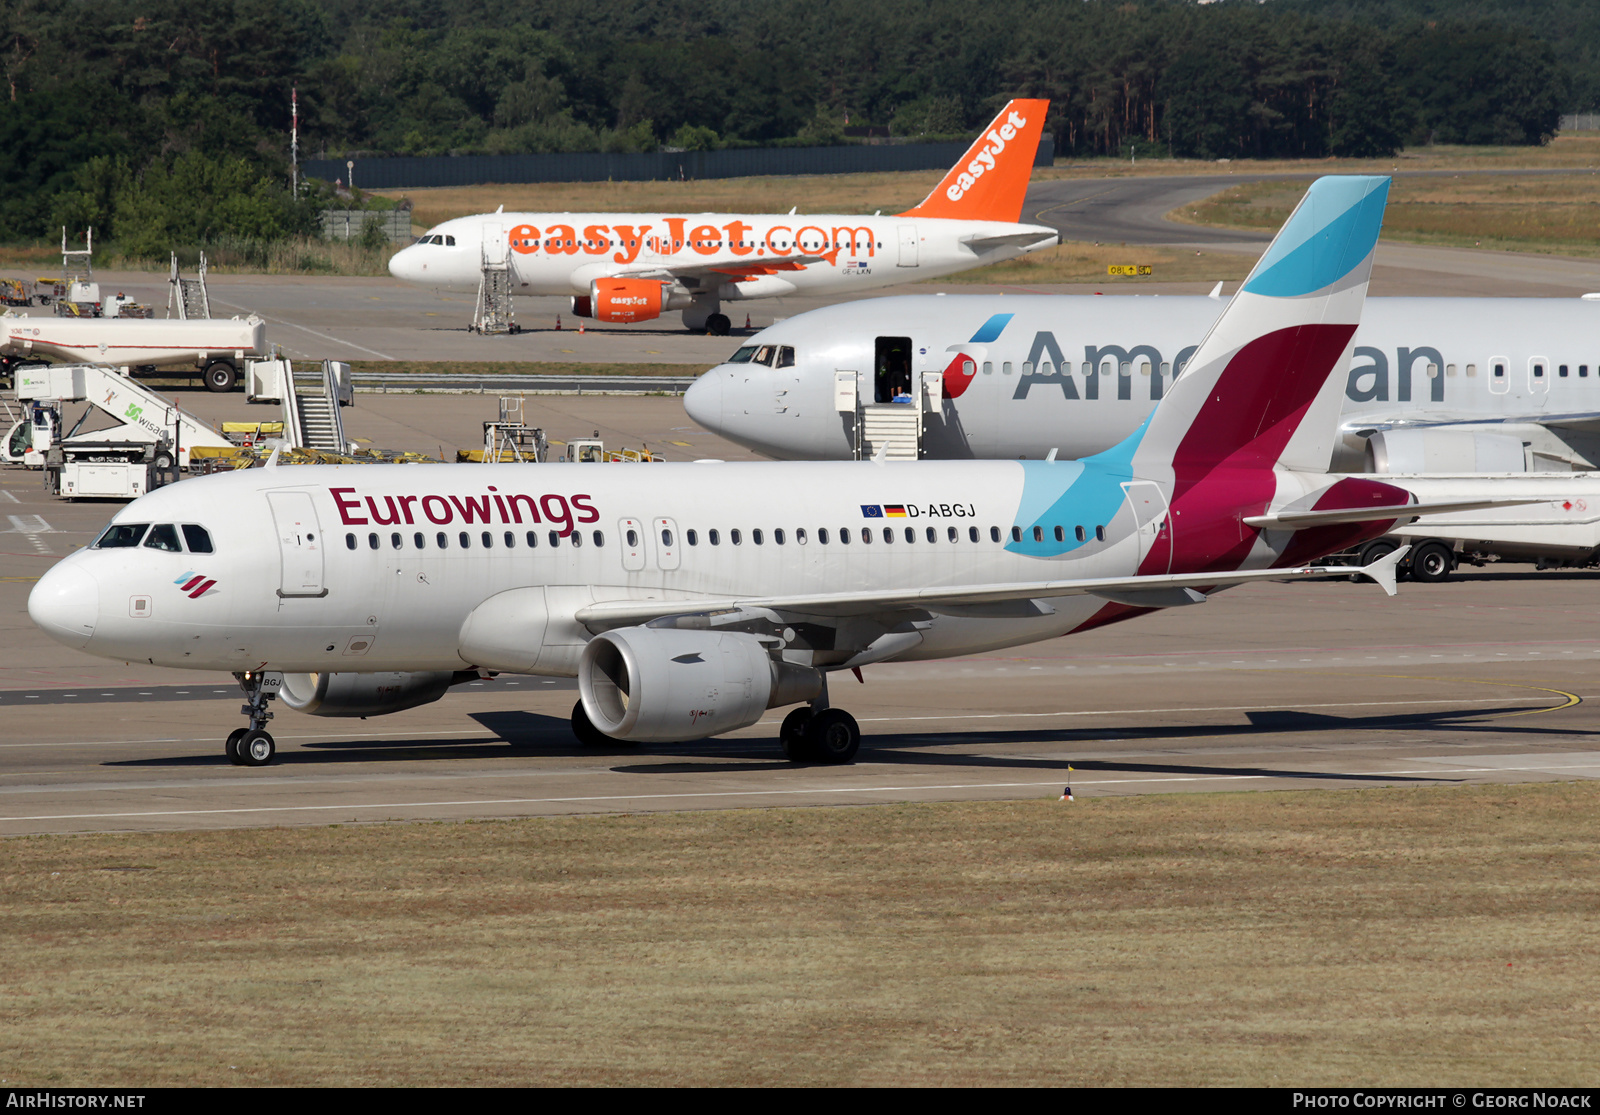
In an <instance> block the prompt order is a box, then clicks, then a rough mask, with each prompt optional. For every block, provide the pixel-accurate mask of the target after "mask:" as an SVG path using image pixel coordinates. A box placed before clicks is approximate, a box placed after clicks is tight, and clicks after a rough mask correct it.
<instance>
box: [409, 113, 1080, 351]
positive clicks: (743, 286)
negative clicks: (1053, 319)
mask: <svg viewBox="0 0 1600 1115" xmlns="http://www.w3.org/2000/svg"><path fill="white" fill-rule="evenodd" d="M1049 104H1050V102H1049V101H1034V100H1016V101H1012V102H1011V103H1010V104H1008V105H1006V107H1005V108H1003V109H1002V110H1001V111H1000V115H998V116H996V117H995V118H994V121H993V122H992V123H991V124H990V125H989V127H988V128H986V129H985V130H984V133H983V134H982V135H980V136H979V137H978V138H977V140H975V141H974V142H973V144H972V146H971V147H970V148H968V150H967V153H966V154H965V155H963V156H962V157H961V161H960V162H958V163H957V164H956V165H955V166H954V167H952V168H951V169H950V172H949V173H948V174H946V175H945V176H944V179H943V181H941V182H940V183H939V184H938V186H936V187H934V190H933V192H932V193H930V194H929V195H928V196H927V198H926V199H925V200H924V201H923V202H922V204H920V205H918V206H916V207H915V208H913V209H908V210H906V211H905V212H904V213H897V214H895V215H894V216H890V217H884V216H880V215H876V214H875V215H873V216H871V217H862V216H846V215H837V214H833V215H805V216H800V215H797V214H796V213H795V212H794V211H793V210H790V211H789V212H788V213H786V214H781V215H779V214H762V215H751V214H737V213H694V214H685V215H682V216H663V215H661V214H659V213H505V212H501V211H499V210H496V211H495V212H493V213H487V214H480V215H477V216H472V217H457V218H455V219H454V220H449V221H445V222H444V223H443V224H440V225H439V226H438V227H436V228H432V229H429V230H428V234H427V235H426V236H423V237H422V238H421V239H419V240H418V241H417V242H416V243H415V244H413V245H411V246H410V247H409V248H405V249H403V250H402V251H400V252H397V253H395V255H394V258H393V259H391V260H390V261H389V271H390V272H391V273H392V274H393V275H394V276H395V278H397V279H404V280H406V281H407V282H412V283H418V284H420V285H422V286H429V287H435V288H441V289H446V290H463V291H476V290H477V289H478V284H479V282H480V280H481V278H482V275H483V269H484V267H485V266H486V265H488V264H503V263H506V262H509V265H510V272H511V274H510V283H511V292H512V293H513V294H543V295H550V294H558V295H559V294H570V295H572V312H573V313H574V314H576V315H577V316H579V317H593V318H597V319H599V320H601V321H608V322H635V321H650V320H652V319H654V318H658V317H660V316H661V315H662V314H664V313H667V312H669V311H672V310H682V311H683V324H684V328H686V329H693V330H704V331H706V332H708V333H712V334H716V335H722V336H725V335H726V334H727V333H728V331H729V329H730V328H731V322H730V321H729V320H728V316H727V315H726V314H724V313H723V312H722V310H721V305H722V303H723V302H736V301H743V300H747V299H752V298H776V297H780V296H782V295H787V294H795V293H800V292H803V293H807V294H852V293H856V292H858V291H865V290H873V289H875V288H877V287H883V286H893V285H894V284H896V283H904V282H914V281H916V280H918V279H926V278H937V277H938V276H940V275H949V274H951V273H952V272H956V271H965V270H967V269H969V268H972V267H982V266H984V265H986V264H990V263H998V262H1001V261H1002V260H1008V259H1015V258H1016V257H1017V256H1020V255H1023V254H1024V253H1026V252H1031V251H1035V250H1037V249H1039V248H1046V247H1050V246H1052V245H1054V244H1056V243H1058V242H1059V239H1060V238H1059V235H1058V234H1057V232H1056V230H1055V229H1053V228H1049V227H1047V226H1044V225H1027V224H1020V223H1018V222H1019V219H1020V217H1021V216H1022V201H1023V195H1024V194H1025V193H1026V192H1027V189H1028V177H1029V174H1030V173H1031V171H1032V167H1033V160H1034V157H1035V155H1036V153H1037V151H1038V148H1039V136H1040V133H1041V132H1042V130H1043V128H1044V117H1045V110H1046V109H1047V108H1048V107H1049Z"/></svg>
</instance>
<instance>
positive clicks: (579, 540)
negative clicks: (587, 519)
mask: <svg viewBox="0 0 1600 1115" xmlns="http://www.w3.org/2000/svg"><path fill="white" fill-rule="evenodd" d="M567 538H568V540H569V541H570V543H571V545H572V548H573V549H574V550H576V549H577V548H578V547H580V546H582V545H583V535H581V534H579V533H578V532H577V531H573V532H572V533H571V534H569V535H567Z"/></svg>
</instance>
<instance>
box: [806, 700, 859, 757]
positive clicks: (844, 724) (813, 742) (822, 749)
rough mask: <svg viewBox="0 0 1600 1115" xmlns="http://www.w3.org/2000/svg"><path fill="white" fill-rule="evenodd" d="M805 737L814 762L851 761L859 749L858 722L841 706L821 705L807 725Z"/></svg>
mask: <svg viewBox="0 0 1600 1115" xmlns="http://www.w3.org/2000/svg"><path fill="white" fill-rule="evenodd" d="M805 739H806V744H807V745H808V746H809V747H810V748H811V757H812V758H813V759H815V760H816V761H817V762H820V763H834V764H844V763H850V762H854V761H855V757H856V752H857V751H859V750H860V749H861V726H860V725H859V724H857V723H856V718H855V717H853V716H851V715H850V714H849V713H848V712H846V711H844V709H842V708H828V709H823V710H822V711H821V712H819V713H817V714H816V715H815V716H813V717H812V718H811V722H810V723H809V724H807V725H806V735H805Z"/></svg>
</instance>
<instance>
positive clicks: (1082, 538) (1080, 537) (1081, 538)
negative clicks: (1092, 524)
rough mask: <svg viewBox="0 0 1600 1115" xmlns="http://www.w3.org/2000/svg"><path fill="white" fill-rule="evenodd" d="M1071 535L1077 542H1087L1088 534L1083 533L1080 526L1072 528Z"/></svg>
mask: <svg viewBox="0 0 1600 1115" xmlns="http://www.w3.org/2000/svg"><path fill="white" fill-rule="evenodd" d="M1072 533H1073V535H1074V536H1075V537H1076V538H1077V539H1078V541H1079V542H1087V541H1088V540H1089V536H1088V534H1087V533H1085V532H1084V529H1083V528H1082V527H1081V526H1077V527H1073V528H1072Z"/></svg>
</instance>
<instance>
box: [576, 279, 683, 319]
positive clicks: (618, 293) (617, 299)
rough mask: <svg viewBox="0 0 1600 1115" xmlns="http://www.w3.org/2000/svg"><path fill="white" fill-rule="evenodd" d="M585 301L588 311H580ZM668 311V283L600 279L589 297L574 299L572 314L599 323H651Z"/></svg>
mask: <svg viewBox="0 0 1600 1115" xmlns="http://www.w3.org/2000/svg"><path fill="white" fill-rule="evenodd" d="M580 302H585V303H587V306H585V307H584V309H587V310H588V312H587V313H584V312H583V310H582V309H580V308H579V303H580ZM665 308H666V284H664V283H661V282H658V281H655V280H651V279H596V280H595V281H594V282H592V283H590V284H589V297H588V298H581V297H580V298H574V299H573V300H572V312H573V313H575V314H577V315H578V316H579V317H593V318H594V319H595V320H597V321H612V322H621V323H627V322H630V321H649V320H651V319H652V318H658V317H660V316H661V311H662V310H663V309H665Z"/></svg>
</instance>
